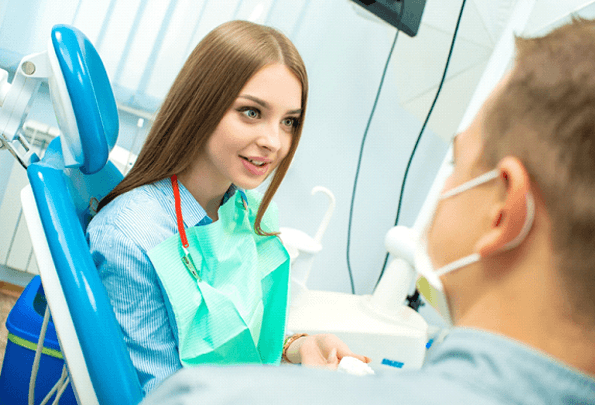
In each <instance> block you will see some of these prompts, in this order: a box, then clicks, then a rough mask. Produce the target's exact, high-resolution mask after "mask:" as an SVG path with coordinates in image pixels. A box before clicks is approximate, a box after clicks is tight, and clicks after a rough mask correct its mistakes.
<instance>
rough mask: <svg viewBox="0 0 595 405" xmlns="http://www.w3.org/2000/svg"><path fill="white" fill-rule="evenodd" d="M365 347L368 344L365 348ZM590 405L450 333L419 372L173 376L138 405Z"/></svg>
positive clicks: (593, 395) (213, 371) (545, 370)
mask: <svg viewBox="0 0 595 405" xmlns="http://www.w3.org/2000/svg"><path fill="white" fill-rule="evenodd" d="M370 343H371V344H373V342H370ZM166 403H167V404H176V405H186V404H187V405H190V404H212V405H216V404H230V403H242V404H273V403H282V404H288V405H290V404H295V405H303V404H308V403H310V404H325V405H327V404H341V405H344V404H419V405H422V404H437V405H438V404H440V405H450V404H456V405H460V404H482V405H504V404H506V405H510V404H523V405H531V404H534V405H538V404H539V405H542V404H572V405H575V404H576V405H578V404H582V405H589V404H595V379H593V377H592V376H588V375H586V374H583V373H581V372H580V371H578V370H575V369H573V368H571V367H570V366H567V365H565V364H563V363H561V362H559V361H557V360H556V359H554V358H552V357H550V356H548V355H546V354H544V353H542V352H539V351H537V350H535V349H533V348H531V347H529V346H526V345H524V344H522V343H519V342H517V341H514V340H511V339H509V338H506V337H504V336H500V335H496V334H493V333H489V332H485V331H480V330H474V329H463V328H455V329H454V330H453V331H452V332H451V333H450V334H449V335H448V336H447V337H446V338H445V340H444V341H443V342H442V343H440V344H435V345H434V346H433V347H432V348H431V349H430V351H429V353H428V357H427V358H426V362H425V364H424V366H423V367H422V369H421V370H411V371H407V370H402V371H401V372H398V373H394V372H391V373H384V374H383V373H381V372H378V373H377V374H376V375H371V376H353V375H348V374H343V373H337V372H332V371H328V370H317V369H308V368H304V367H298V366H291V365H289V366H282V367H278V368H272V367H251V366H241V367H228V368H216V367H199V368H192V369H184V370H182V371H179V372H177V373H176V374H174V375H173V376H172V377H170V378H169V379H167V380H165V381H164V382H163V384H162V385H161V386H160V387H159V388H158V389H156V390H155V391H154V392H153V393H152V394H151V395H149V396H148V397H147V398H145V400H144V401H143V402H142V403H141V405H160V404H166Z"/></svg>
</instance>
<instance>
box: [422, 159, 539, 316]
mask: <svg viewBox="0 0 595 405" xmlns="http://www.w3.org/2000/svg"><path fill="white" fill-rule="evenodd" d="M499 175H500V171H499V170H498V169H494V170H492V171H489V172H487V173H484V174H482V175H480V176H478V177H476V178H474V179H471V180H469V181H467V182H465V183H463V184H461V185H460V186H458V187H455V188H453V189H451V190H449V191H447V192H446V193H444V194H442V195H441V196H440V197H439V198H437V199H435V201H434V202H433V205H432V206H431V207H430V215H428V222H427V223H425V224H423V225H422V231H421V235H420V237H419V241H418V243H417V246H416V249H415V269H416V271H417V273H418V274H419V276H421V278H420V279H419V280H418V288H419V290H420V293H421V294H422V295H423V296H424V298H425V299H426V301H428V302H429V304H430V305H432V306H433V307H434V308H435V309H436V310H437V311H438V312H439V313H440V315H442V317H443V318H444V320H445V321H446V323H447V324H448V325H449V326H452V324H453V322H452V317H451V314H450V310H449V308H448V303H447V301H446V295H445V294H444V287H443V285H442V281H441V280H440V276H442V275H444V274H446V273H450V272H451V271H454V270H457V269H460V268H461V267H464V266H467V265H469V264H471V263H475V262H477V261H479V260H480V259H481V256H480V254H479V253H472V254H470V255H468V256H465V257H463V258H461V259H459V260H455V261H454V262H452V263H449V264H446V265H444V266H442V267H440V268H439V269H437V270H434V266H433V264H432V260H431V259H430V256H429V254H428V233H429V231H430V227H431V226H432V223H433V222H434V217H435V216H436V208H437V207H438V202H439V201H441V200H444V199H447V198H450V197H453V196H455V195H457V194H461V193H463V192H465V191H467V190H469V189H471V188H473V187H477V186H479V185H481V184H484V183H487V182H488V181H491V180H494V179H495V178H497V177H498V176H499ZM526 198H527V203H526V204H527V215H526V217H525V223H524V224H523V227H522V228H521V231H520V232H519V234H518V235H517V236H516V237H515V238H514V239H513V240H511V241H510V242H509V243H507V244H506V245H505V246H504V249H513V248H515V247H517V246H518V245H519V244H520V243H521V242H522V241H523V240H524V239H525V237H526V236H527V234H528V233H529V230H530V229H531V226H532V224H533V217H534V215H535V204H534V201H533V197H532V195H531V193H527V195H526ZM424 279H425V280H424Z"/></svg>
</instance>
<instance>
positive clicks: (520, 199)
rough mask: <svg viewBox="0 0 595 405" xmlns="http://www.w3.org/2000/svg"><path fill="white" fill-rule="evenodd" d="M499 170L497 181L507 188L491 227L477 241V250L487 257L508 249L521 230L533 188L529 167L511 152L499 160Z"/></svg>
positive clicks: (493, 213) (496, 207)
mask: <svg viewBox="0 0 595 405" xmlns="http://www.w3.org/2000/svg"><path fill="white" fill-rule="evenodd" d="M498 170H500V173H501V176H500V177H499V178H498V180H497V181H501V182H503V183H504V187H505V192H504V196H503V200H501V201H498V202H496V203H495V206H494V209H493V211H492V214H490V215H491V216H492V218H491V226H490V229H489V230H488V231H487V233H486V234H485V235H484V236H483V237H481V238H480V239H479V241H478V242H477V245H476V251H477V252H478V253H479V254H480V255H481V256H483V257H485V256H489V255H491V254H494V253H497V252H499V251H502V250H504V248H505V247H506V245H507V244H508V243H509V242H511V241H512V240H513V239H514V238H515V237H516V236H517V235H519V234H520V233H521V230H522V228H523V224H524V223H525V219H526V217H527V193H528V192H529V191H530V188H531V181H530V180H529V174H528V173H527V169H525V166H523V164H522V163H521V161H520V160H519V159H517V158H515V157H511V156H507V157H505V158H503V159H502V160H501V161H500V163H499V164H498Z"/></svg>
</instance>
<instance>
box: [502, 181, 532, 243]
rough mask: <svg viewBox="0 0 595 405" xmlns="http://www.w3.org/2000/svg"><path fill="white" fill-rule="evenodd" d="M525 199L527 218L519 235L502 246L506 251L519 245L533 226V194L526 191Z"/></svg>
mask: <svg viewBox="0 0 595 405" xmlns="http://www.w3.org/2000/svg"><path fill="white" fill-rule="evenodd" d="M525 198H526V200H527V217H526V218H525V223H524V224H523V227H522V228H521V231H520V232H519V234H518V235H517V236H516V237H515V238H514V239H513V240H511V241H510V242H508V243H507V244H506V245H504V249H506V250H510V249H514V248H515V247H517V246H518V245H520V244H521V242H522V241H523V240H524V239H525V237H527V234H528V233H529V231H530V230H531V226H532V225H533V219H534V218H535V200H533V194H531V192H530V191H527V193H526V194H525Z"/></svg>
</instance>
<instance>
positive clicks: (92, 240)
mask: <svg viewBox="0 0 595 405" xmlns="http://www.w3.org/2000/svg"><path fill="white" fill-rule="evenodd" d="M178 184H179V185H180V197H181V205H182V214H183V218H184V226H185V227H187V228H189V227H193V226H196V225H205V224H209V223H211V222H212V221H211V219H210V218H209V217H208V216H207V214H206V212H205V210H204V209H203V208H202V207H201V206H200V204H199V203H198V202H197V201H196V199H195V198H194V197H193V196H192V194H190V192H189V191H188V190H187V189H186V188H185V187H184V186H183V185H182V184H181V183H178ZM235 191H236V188H235V186H233V185H232V186H231V187H230V189H229V190H228V192H227V193H226V195H225V198H224V201H225V200H226V199H227V198H229V196H231V195H233V194H234V193H235ZM177 233H178V229H177V222H176V213H175V201H174V196H173V190H172V185H171V180H170V179H169V178H167V179H164V180H160V181H157V182H155V183H152V184H148V185H144V186H141V187H138V188H136V189H134V190H131V191H129V192H127V193H124V194H122V195H120V196H118V197H117V198H116V199H114V200H113V201H112V202H110V203H109V204H108V205H106V206H105V207H104V208H103V209H102V210H101V211H100V212H99V213H98V214H97V215H96V216H95V218H93V220H92V221H91V223H90V224H89V226H88V228H87V240H88V242H89V247H90V249H91V254H92V256H93V260H94V262H95V265H96V266H97V269H98V271H99V275H100V277H101V280H102V282H103V284H104V286H105V288H106V290H107V293H108V295H109V298H110V301H111V304H112V306H113V308H114V312H115V315H116V318H117V320H118V322H119V323H120V327H121V328H122V332H123V335H124V340H125V342H126V345H127V347H128V351H129V353H130V358H131V360H132V363H133V364H134V366H135V368H136V370H137V373H138V378H139V381H140V383H141V386H142V387H143V390H144V393H145V394H146V393H148V392H149V391H151V390H152V389H153V388H154V387H155V386H156V385H157V384H159V382H161V381H162V380H163V379H164V378H166V377H168V376H169V375H170V374H172V373H173V372H174V371H176V370H178V369H180V368H182V365H181V363H180V357H179V354H178V332H177V327H176V322H175V318H174V314H173V311H172V307H171V304H170V302H169V299H168V297H167V294H166V292H165V290H164V288H163V286H162V285H161V282H160V281H159V277H158V276H157V273H156V271H155V268H154V267H153V264H152V263H151V260H150V259H149V256H148V255H147V252H149V251H150V250H151V249H152V248H154V247H155V246H157V245H159V244H160V243H161V242H163V241H165V240H166V239H168V238H169V237H171V236H172V235H175V234H177Z"/></svg>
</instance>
